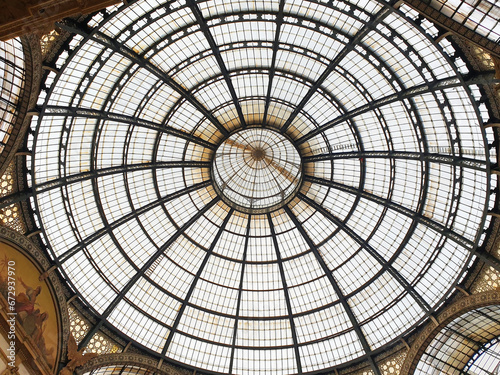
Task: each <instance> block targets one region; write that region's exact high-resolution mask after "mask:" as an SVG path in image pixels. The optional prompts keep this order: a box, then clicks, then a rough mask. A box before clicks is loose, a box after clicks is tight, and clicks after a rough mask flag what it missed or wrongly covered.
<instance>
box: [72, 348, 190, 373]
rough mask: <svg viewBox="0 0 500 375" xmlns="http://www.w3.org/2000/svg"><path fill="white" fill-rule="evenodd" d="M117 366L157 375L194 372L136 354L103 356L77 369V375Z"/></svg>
mask: <svg viewBox="0 0 500 375" xmlns="http://www.w3.org/2000/svg"><path fill="white" fill-rule="evenodd" d="M116 365H128V366H136V367H140V368H144V369H148V370H151V371H153V372H154V373H155V374H156V375H188V374H192V371H189V370H185V369H182V368H178V367H174V366H173V365H170V364H168V363H162V362H161V361H160V362H158V360H156V359H154V358H151V357H147V356H145V355H142V354H136V353H119V354H103V355H100V356H99V357H96V358H93V359H91V360H90V361H89V362H87V363H86V364H85V365H84V366H82V367H79V368H77V369H76V371H75V373H76V374H77V375H82V374H85V373H88V372H90V371H92V370H95V369H98V368H101V367H107V366H116Z"/></svg>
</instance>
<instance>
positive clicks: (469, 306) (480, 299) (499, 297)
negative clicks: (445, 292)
mask: <svg viewBox="0 0 500 375" xmlns="http://www.w3.org/2000/svg"><path fill="white" fill-rule="evenodd" d="M489 305H500V291H497V290H495V291H489V292H484V293H478V294H473V295H470V296H467V297H463V298H461V299H459V300H458V301H456V302H455V303H453V304H452V305H450V306H448V307H447V308H446V309H444V310H443V311H442V312H441V313H440V314H438V315H437V317H436V321H437V324H435V323H434V321H431V322H429V323H428V324H427V325H426V326H425V327H424V329H423V331H422V332H421V333H420V334H419V335H418V337H417V338H416V340H415V342H414V343H413V344H412V346H411V349H410V351H409V352H408V356H407V357H406V360H405V361H404V363H403V366H402V368H401V373H400V375H410V374H413V373H414V371H415V369H416V367H417V364H418V362H419V361H420V358H421V357H422V355H423V353H424V351H425V349H427V346H428V345H429V344H430V342H431V341H432V339H433V338H434V337H435V336H436V335H437V334H438V333H439V332H440V331H441V330H442V329H443V328H444V327H445V326H446V325H447V324H448V323H450V322H451V321H452V320H453V319H455V318H457V317H459V316H461V315H463V314H465V313H466V312H469V311H471V310H474V309H477V308H479V307H484V306H489Z"/></svg>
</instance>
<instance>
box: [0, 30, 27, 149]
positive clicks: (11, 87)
mask: <svg viewBox="0 0 500 375" xmlns="http://www.w3.org/2000/svg"><path fill="white" fill-rule="evenodd" d="M23 59H24V53H23V46H22V44H21V41H20V40H19V38H16V39H11V40H8V41H6V42H3V41H0V120H1V125H0V153H1V152H2V151H3V149H4V148H5V145H6V144H7V141H8V139H9V137H10V134H11V132H12V129H13V128H14V121H15V118H16V114H17V113H18V111H19V108H18V105H19V99H20V97H21V92H22V89H23V86H24V79H25V78H24V75H25V71H24V70H25V69H24V60H23Z"/></svg>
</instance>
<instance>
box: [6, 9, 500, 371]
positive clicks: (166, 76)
mask: <svg viewBox="0 0 500 375" xmlns="http://www.w3.org/2000/svg"><path fill="white" fill-rule="evenodd" d="M365 3H366V4H364V5H360V4H354V3H350V2H349V1H347V0H346V1H336V2H335V4H334V3H333V2H330V3H323V2H320V1H315V0H310V1H287V2H285V1H280V2H262V3H257V2H255V3H249V2H246V1H243V0H242V1H231V2H220V3H219V2H205V1H202V2H197V1H194V0H188V1H187V3H184V2H178V1H172V2H168V3H158V4H154V3H153V2H149V1H148V2H146V1H144V2H142V1H136V2H133V3H131V4H128V5H124V6H122V7H120V8H119V9H117V10H116V11H114V12H113V13H111V14H108V15H106V16H105V17H104V19H103V20H102V21H99V22H97V21H95V20H93V19H90V20H89V21H88V23H86V24H83V23H80V24H79V23H75V22H73V21H64V22H62V23H60V24H58V26H59V27H60V28H62V29H64V30H66V31H68V32H70V33H72V37H71V38H72V39H70V40H69V41H68V43H67V45H66V46H67V47H66V51H61V53H60V54H59V56H58V57H57V59H56V61H54V62H53V66H54V69H52V70H51V71H48V72H47V73H46V76H45V90H44V93H43V94H44V95H43V97H41V99H40V101H39V116H38V121H37V122H33V124H32V129H31V131H32V132H31V133H32V134H33V137H32V138H31V137H30V138H29V139H28V141H27V144H28V148H29V149H30V151H31V157H29V158H27V160H28V163H27V166H26V167H27V169H28V170H29V172H30V174H31V180H30V181H29V186H28V187H27V190H26V191H24V192H20V193H18V195H16V196H11V197H6V198H3V199H2V200H0V207H4V206H7V205H9V204H11V203H12V202H14V201H20V200H24V199H27V198H30V197H31V198H32V202H33V209H34V212H35V215H36V221H37V222H38V223H39V225H40V228H41V230H42V232H43V240H44V242H45V243H46V245H47V248H48V251H49V253H50V256H51V259H52V261H53V264H54V267H56V268H57V269H58V270H59V271H60V272H61V274H62V275H63V277H64V278H65V279H67V281H68V283H69V284H70V285H71V286H72V289H73V290H75V291H76V293H77V295H78V296H79V297H80V299H81V300H82V302H83V303H84V304H86V305H87V306H88V307H89V309H90V310H91V311H92V312H93V313H94V314H95V316H96V321H97V324H96V325H95V326H94V327H93V328H92V329H91V330H90V331H89V332H88V333H87V334H86V336H85V338H84V339H83V340H82V341H81V342H80V344H79V345H80V347H81V348H82V347H84V346H85V345H87V344H88V342H89V341H90V340H91V339H92V337H93V336H94V335H95V334H96V333H98V332H99V330H100V329H101V328H103V327H106V328H107V329H109V330H111V331H113V332H115V333H116V334H117V335H121V336H123V337H124V338H125V339H127V340H133V341H134V345H136V346H137V347H139V348H141V349H142V350H144V351H145V352H147V353H149V354H152V355H155V356H157V357H158V358H161V359H165V360H168V361H172V362H174V363H177V364H181V365H183V366H186V367H188V368H193V369H199V370H200V371H202V372H203V373H214V374H216V373H227V374H235V373H244V374H249V375H252V374H285V373H297V374H302V373H308V374H309V373H319V372H325V371H331V370H334V369H341V368H344V367H346V366H349V365H352V364H356V363H359V362H360V361H367V363H369V365H370V368H371V370H372V371H373V372H374V374H376V375H380V374H381V371H380V369H379V368H378V366H377V363H376V362H375V356H376V355H377V354H378V353H380V352H381V351H383V350H385V349H386V348H387V347H389V346H391V345H392V344H394V343H395V342H397V341H398V340H399V339H401V338H403V337H405V336H406V335H408V334H409V333H411V332H412V331H413V330H414V329H415V328H416V327H417V326H419V325H420V324H421V323H422V322H424V321H425V320H426V319H427V318H429V317H430V316H432V314H433V313H434V312H436V311H438V310H439V308H440V307H441V306H442V304H443V302H444V301H445V300H446V299H447V298H448V297H449V296H450V295H451V293H452V292H453V290H454V287H455V286H456V285H457V284H458V283H459V282H460V280H461V279H462V276H463V274H464V273H465V272H466V270H467V268H468V266H469V265H470V264H471V262H472V260H473V257H474V255H476V256H478V257H480V258H481V259H484V260H485V261H487V262H490V263H491V264H493V265H494V266H495V267H498V263H495V262H494V261H493V260H492V259H491V258H490V257H489V256H488V254H485V252H484V250H483V247H484V244H485V243H486V242H487V238H485V236H484V235H483V230H484V229H485V228H486V227H487V226H488V223H489V219H488V218H487V212H488V210H491V207H492V205H493V204H492V203H491V202H493V199H494V197H492V198H490V195H492V194H493V195H494V194H496V193H495V191H496V185H495V182H493V180H491V181H490V176H489V173H490V163H491V160H493V158H495V157H496V155H495V154H494V150H493V149H492V150H490V149H489V144H490V143H491V142H492V137H493V132H492V131H491V129H489V130H488V129H486V130H485V129H484V128H483V127H482V126H481V125H482V124H483V122H486V121H487V120H488V119H487V118H483V117H484V116H485V114H484V113H483V112H481V110H480V109H479V108H478V106H477V103H476V100H479V99H480V94H478V91H479V90H477V89H476V85H477V84H478V83H480V82H482V81H484V80H485V79H489V77H490V75H488V76H479V77H472V76H469V75H467V72H466V71H464V69H465V68H464V67H461V66H458V64H455V63H454V62H453V61H452V59H451V58H450V56H453V54H454V50H453V46H452V45H451V44H450V43H449V42H447V41H446V40H441V42H440V43H438V42H436V40H435V39H434V38H433V35H430V34H429V33H432V30H429V29H427V30H426V29H424V28H423V27H422V26H421V25H419V24H417V23H416V22H414V18H415V17H414V14H413V13H412V11H411V10H410V9H409V8H405V7H404V6H402V7H400V8H398V9H396V8H395V7H394V6H395V2H387V3H386V2H382V1H373V2H365ZM254 128H256V129H260V128H261V129H266V131H273V132H281V133H282V134H283V136H284V137H286V139H289V140H290V143H291V144H292V146H293V148H295V149H296V151H297V152H298V153H299V159H300V165H299V162H297V163H295V162H294V164H293V165H294V166H296V167H297V170H300V173H301V174H300V179H299V178H297V181H299V182H298V188H297V189H296V190H294V191H293V193H292V194H291V195H290V196H287V197H286V198H283V200H282V202H281V203H280V204H277V205H274V204H273V205H270V206H269V207H271V208H270V209H267V210H264V211H259V210H258V209H254V208H253V207H252V206H251V205H250V206H249V207H243V208H242V207H241V206H239V205H238V204H232V203H231V202H233V201H231V199H233V198H231V197H230V196H226V195H225V194H226V193H225V191H224V188H223V187H222V186H219V185H218V181H217V180H216V179H215V177H214V176H216V177H217V175H216V174H214V168H215V164H216V157H217V153H216V151H217V150H218V148H219V147H221V145H224V144H225V142H226V143H229V144H230V145H231V146H234V147H235V148H236V149H238V150H240V151H241V153H243V154H245V153H246V154H245V155H247V156H248V155H250V154H251V156H252V157H253V159H254V161H255V163H249V164H248V166H246V167H245V168H262V171H264V172H263V173H265V172H266V171H268V172H269V173H276V174H278V175H281V178H283V179H284V180H286V179H287V177H290V170H288V169H287V167H284V166H285V165H287V164H286V163H289V164H288V165H291V164H290V163H291V159H292V157H291V154H289V153H287V151H286V149H284V150H282V151H280V154H279V155H275V159H271V158H270V157H269V155H266V154H265V152H264V150H266V147H264V146H263V145H262V143H265V142H268V141H267V140H266V139H265V138H264V137H261V138H260V139H259V138H258V137H255V139H251V140H249V145H243V143H241V144H237V145H234V141H233V140H232V138H230V137H231V136H232V135H234V134H236V133H237V132H238V131H248V130H249V129H254ZM243 159H244V158H243ZM243 159H242V160H243ZM280 163H281V164H280ZM240 167H241V166H240ZM238 168H239V166H238V165H237V164H234V165H233V164H231V163H230V162H228V164H227V169H226V170H225V172H227V171H233V173H234V175H236V174H237V172H238ZM298 175H299V174H298V173H297V174H296V175H294V176H295V177H296V176H298ZM229 178H232V176H229ZM275 181H278V180H277V179H275ZM226 182H227V181H226ZM247 182H248V181H246V183H247ZM254 185H257V183H255V184H254ZM491 185H493V186H491ZM235 186H236V187H235V189H238V186H237V184H235ZM251 186H252V184H250V183H248V184H247V185H245V186H241V189H243V188H245V189H252V187H251ZM233 188H234V187H233ZM490 192H491V193H490ZM233 203H234V202H233ZM269 207H268V208H269Z"/></svg>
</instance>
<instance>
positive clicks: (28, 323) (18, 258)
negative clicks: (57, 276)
mask: <svg viewBox="0 0 500 375" xmlns="http://www.w3.org/2000/svg"><path fill="white" fill-rule="evenodd" d="M12 261H14V262H15V266H14V267H12V264H13V263H12ZM9 262H10V263H9ZM9 266H11V268H10V269H9ZM12 268H14V269H15V279H16V288H15V312H16V313H17V324H18V325H20V326H21V327H23V329H24V331H25V332H26V335H27V336H29V337H31V338H32V339H33V343H34V344H35V345H36V346H38V349H40V353H41V354H42V357H43V358H45V360H46V362H47V364H48V365H49V366H50V367H51V368H52V369H53V368H54V366H55V361H56V356H57V347H58V330H57V315H56V309H55V305H54V300H53V298H52V295H51V293H50V291H49V288H48V285H47V283H46V282H45V281H43V282H42V281H39V280H38V277H39V276H40V272H39V271H38V270H37V268H36V267H35V266H34V264H33V263H32V262H31V261H30V260H29V259H28V258H27V257H25V256H24V255H23V254H21V253H20V252H18V251H17V250H16V249H14V248H13V247H11V246H9V245H7V244H4V243H1V242H0V292H1V294H2V295H3V297H4V298H5V299H6V300H7V297H8V288H7V286H8V284H7V281H8V278H7V276H8V270H10V271H12ZM11 277H12V274H11Z"/></svg>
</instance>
